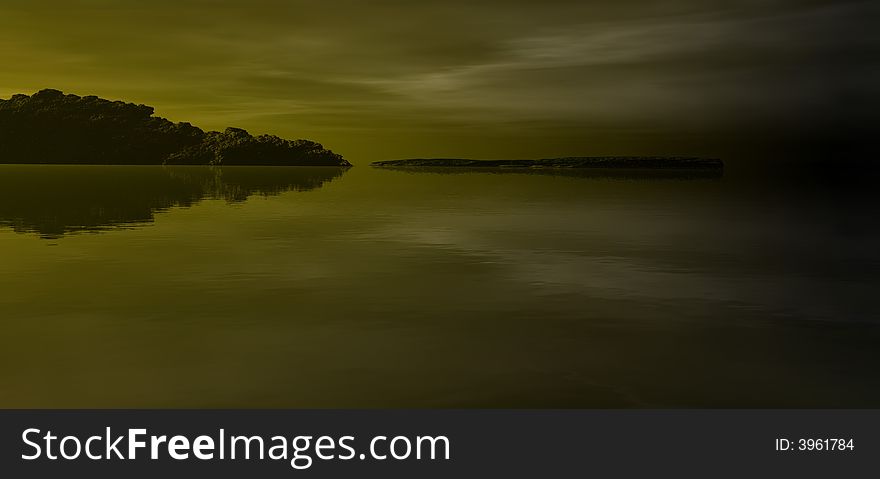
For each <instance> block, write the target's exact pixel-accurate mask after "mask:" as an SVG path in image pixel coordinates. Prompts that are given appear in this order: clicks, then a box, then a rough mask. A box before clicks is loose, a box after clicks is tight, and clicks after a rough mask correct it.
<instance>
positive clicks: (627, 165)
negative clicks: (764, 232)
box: [370, 156, 724, 170]
mask: <svg viewBox="0 0 880 479" xmlns="http://www.w3.org/2000/svg"><path fill="white" fill-rule="evenodd" d="M370 166H376V167H391V168H411V167H438V168H596V169H602V168H606V169H651V170H653V169H687V170H721V169H723V168H724V163H723V162H722V161H721V160H718V159H713V158H697V157H682V156H669V157H663V156H573V157H564V158H544V159H536V160H471V159H463V158H411V159H405V160H386V161H375V162H373V163H371V164H370Z"/></svg>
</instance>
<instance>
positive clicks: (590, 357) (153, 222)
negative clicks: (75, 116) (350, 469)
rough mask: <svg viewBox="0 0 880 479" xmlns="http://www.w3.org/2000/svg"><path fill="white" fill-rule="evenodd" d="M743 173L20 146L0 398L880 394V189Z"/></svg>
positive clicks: (466, 400) (6, 250) (545, 399)
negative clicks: (227, 162)
mask: <svg viewBox="0 0 880 479" xmlns="http://www.w3.org/2000/svg"><path fill="white" fill-rule="evenodd" d="M729 176H730V175H728V176H727V177H724V178H652V177H640V176H638V175H636V176H633V177H619V176H618V177H608V176H602V174H597V175H591V176H583V175H581V176H578V175H562V176H557V175H551V174H525V173H507V174H495V173H471V172H467V173H455V174H442V173H411V172H406V171H390V170H375V169H370V168H368V167H356V168H353V169H350V170H348V171H342V170H337V169H302V168H286V169H285V168H238V169H236V168H226V169H224V170H222V171H219V170H212V169H208V168H198V167H195V168H185V167H183V168H168V169H163V168H160V167H65V166H0V311H2V313H0V326H2V336H0V378H2V380H0V406H2V407H352V406H353V407H401V406H407V407H447V406H449V407H459V406H461V407H471V406H488V407H536V406H543V407H705V406H712V407H754V406H767V407H774V406H788V407H803V406H872V407H878V406H880V380H878V376H877V371H878V370H880V349H878V346H880V328H878V318H880V316H878V313H880V304H878V300H877V296H878V293H880V288H878V286H880V248H878V244H880V230H878V225H877V224H876V220H877V215H876V212H877V208H876V205H875V204H874V203H873V202H872V201H867V198H869V196H868V194H867V193H866V194H861V193H860V192H859V190H854V189H848V188H844V189H842V190H840V189H830V188H828V187H826V186H822V184H814V183H810V184H805V185H801V186H799V187H797V188H795V187H792V186H784V185H776V184H773V183H767V182H757V183H756V182H754V181H749V180H745V179H737V178H731V177H729Z"/></svg>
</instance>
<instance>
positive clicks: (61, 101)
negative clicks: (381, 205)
mask: <svg viewBox="0 0 880 479" xmlns="http://www.w3.org/2000/svg"><path fill="white" fill-rule="evenodd" d="M0 163H25V164H98V165H161V164H176V165H212V166H223V165H248V166H344V167H347V166H351V164H350V163H349V162H348V161H346V160H345V159H343V158H342V156H341V155H339V154H337V153H334V152H332V151H330V150H327V149H325V148H324V147H323V146H322V145H321V144H320V143H315V142H313V141H309V140H285V139H283V138H279V137H277V136H273V135H258V136H252V135H251V134H250V133H248V132H247V131H245V130H242V129H240V128H227V129H226V130H225V131H222V132H219V131H208V132H206V131H203V130H202V129H200V128H198V127H195V126H193V125H191V124H189V123H185V122H181V123H173V122H171V121H169V120H166V119H165V118H161V117H157V116H153V107H150V106H147V105H137V104H134V103H126V102H122V101H110V100H104V99H101V98H98V97H96V96H82V97H81V96H77V95H65V94H64V93H62V92H60V91H58V90H51V89H46V90H41V91H39V92H37V93H35V94H33V95H30V96H28V95H21V94H20V95H13V96H12V98H10V99H8V100H0Z"/></svg>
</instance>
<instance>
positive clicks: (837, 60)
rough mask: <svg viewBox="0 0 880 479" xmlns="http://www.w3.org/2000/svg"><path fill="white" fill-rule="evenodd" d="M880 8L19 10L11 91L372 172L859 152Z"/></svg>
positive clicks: (5, 83)
mask: <svg viewBox="0 0 880 479" xmlns="http://www.w3.org/2000/svg"><path fill="white" fill-rule="evenodd" d="M878 14H880V7H878V3H877V2H873V1H849V0H835V1H824V0H741V1H725V2H720V1H707V0H667V1H662V2H661V1H654V0H604V1H591V0H575V1H562V0H547V1H540V2H539V1H533V0H506V1H500V0H492V1H476V0H471V1H465V0H442V1H437V0H420V1H405V0H378V1H363V0H324V1H321V2H317V1H311V2H306V1H295V0H288V1H283V0H251V1H247V2H245V1H238V2H224V1H207V0H201V1H191V0H174V1H169V0H153V1H150V2H143V1H130V0H109V1H105V0H91V1H82V0H63V1H58V0H47V1H40V2H34V1H31V0H27V1H23V0H4V2H3V3H2V4H0V62H2V64H3V65H5V67H4V68H0V97H2V98H8V97H9V96H11V95H12V94H15V93H33V92H35V91H37V90H40V89H42V88H56V89H59V90H62V91H65V92H67V93H75V94H79V95H90V94H94V95H98V96H101V97H104V98H108V99H121V100H126V101H132V102H136V103H144V104H148V105H151V106H154V107H155V108H156V114H157V115H160V116H164V117H166V118H169V119H171V120H173V121H190V122H192V123H193V124H195V125H198V126H200V127H202V128H205V129H222V128H224V127H226V126H237V127H241V128H245V129H247V130H248V131H250V132H251V133H255V134H256V133H272V134H277V135H280V136H284V137H289V138H308V139H312V140H316V141H319V142H321V143H323V144H324V145H325V146H327V147H329V148H331V149H333V150H334V151H337V152H340V153H342V154H343V155H344V156H345V157H346V158H348V159H349V160H350V161H352V162H354V163H355V164H357V163H362V162H365V161H372V160H378V159H392V158H405V157H430V156H457V157H477V158H511V157H516V158H533V157H546V156H561V155H582V156H583V155H604V154H688V155H717V154H724V153H725V152H726V151H734V150H735V151H738V152H740V154H741V152H743V151H746V152H748V151H752V150H754V151H757V150H762V149H766V150H767V151H791V152H797V151H801V150H803V151H842V150H841V146H842V145H843V146H846V145H847V144H849V143H850V142H852V141H855V140H857V139H863V138H865V137H866V135H867V134H868V133H870V129H871V126H870V125H872V124H873V125H876V124H880V122H878V121H877V120H878V118H877V112H876V106H877V105H878V102H877V100H878V94H877V92H878V87H877V86H876V85H880V75H878V64H880V61H878V59H880V29H878V28H876V25H877V24H878V22H877V20H878V18H880V15H878ZM844 149H845V148H844Z"/></svg>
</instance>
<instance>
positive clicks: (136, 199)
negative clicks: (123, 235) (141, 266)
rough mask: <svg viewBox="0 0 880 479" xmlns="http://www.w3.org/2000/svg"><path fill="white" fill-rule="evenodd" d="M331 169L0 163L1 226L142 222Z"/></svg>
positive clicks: (277, 188)
mask: <svg viewBox="0 0 880 479" xmlns="http://www.w3.org/2000/svg"><path fill="white" fill-rule="evenodd" d="M345 171H346V169H344V168H335V167H302V168H284V167H258V168H257V167H255V168H251V167H237V166H233V167H225V168H205V167H203V166H166V167H162V166H137V167H132V166H51V167H47V166H38V165H4V166H0V226H5V227H11V228H13V229H15V231H18V232H22V233H31V232H34V233H38V234H39V235H41V236H42V237H44V238H55V237H60V236H62V235H64V234H67V233H72V232H79V231H101V230H106V229H111V228H118V227H128V226H135V225H137V224H143V223H149V222H151V221H152V220H153V215H154V213H156V212H158V211H163V210H166V209H168V208H171V207H173V206H184V207H186V206H191V205H193V204H195V203H196V202H198V201H200V200H202V199H205V198H217V199H225V200H226V201H229V202H242V201H245V200H246V199H247V198H248V197H249V196H252V195H276V194H279V193H282V192H285V191H306V190H312V189H315V188H319V187H321V186H322V185H323V184H325V183H327V182H329V181H331V180H333V179H334V178H338V177H340V176H341V175H342V174H343V173H344V172H345Z"/></svg>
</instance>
